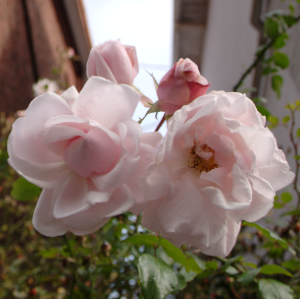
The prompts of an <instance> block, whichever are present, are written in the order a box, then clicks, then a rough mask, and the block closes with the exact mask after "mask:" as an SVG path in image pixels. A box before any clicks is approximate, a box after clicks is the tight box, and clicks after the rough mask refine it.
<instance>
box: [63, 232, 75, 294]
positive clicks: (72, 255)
mask: <svg viewBox="0 0 300 299" xmlns="http://www.w3.org/2000/svg"><path fill="white" fill-rule="evenodd" d="M64 240H65V243H66V245H67V247H68V250H69V252H70V255H71V257H72V258H74V254H73V250H72V248H71V246H70V243H69V239H68V237H67V234H64ZM75 280H76V277H75V266H74V269H73V271H72V280H71V286H70V296H69V299H72V298H73V292H74V286H75Z"/></svg>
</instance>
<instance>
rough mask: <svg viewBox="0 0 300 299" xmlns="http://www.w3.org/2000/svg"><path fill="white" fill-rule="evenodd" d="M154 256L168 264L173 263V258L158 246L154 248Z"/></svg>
mask: <svg viewBox="0 0 300 299" xmlns="http://www.w3.org/2000/svg"><path fill="white" fill-rule="evenodd" d="M156 256H157V257H158V258H159V259H161V260H162V261H164V262H165V263H166V264H167V265H169V266H172V265H173V263H174V260H173V259H172V258H170V257H169V256H168V255H167V254H166V252H165V251H164V249H163V248H162V247H158V248H157V249H156Z"/></svg>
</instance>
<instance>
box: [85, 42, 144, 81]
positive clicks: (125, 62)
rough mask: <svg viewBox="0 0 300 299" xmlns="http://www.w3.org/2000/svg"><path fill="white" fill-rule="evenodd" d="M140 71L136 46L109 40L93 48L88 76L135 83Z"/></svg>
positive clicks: (89, 60) (88, 64)
mask: <svg viewBox="0 0 300 299" xmlns="http://www.w3.org/2000/svg"><path fill="white" fill-rule="evenodd" d="M138 72H139V65H138V60H137V55H136V50H135V47H133V46H127V45H122V44H121V43H120V41H118V40H117V41H107V42H105V43H103V44H99V45H98V46H96V47H94V48H92V50H91V53H90V56H89V59H88V62H87V77H88V78H89V77H91V76H98V77H103V78H105V79H108V80H110V81H112V82H115V83H118V84H128V85H132V84H133V79H134V78H135V77H136V75H137V74H138Z"/></svg>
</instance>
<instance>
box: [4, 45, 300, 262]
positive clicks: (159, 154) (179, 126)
mask: <svg viewBox="0 0 300 299" xmlns="http://www.w3.org/2000/svg"><path fill="white" fill-rule="evenodd" d="M138 70H139V68H138V61H137V55H136V51H135V48H134V47H132V46H124V45H122V44H121V43H120V41H109V42H106V43H104V44H102V45H99V46H97V47H95V48H93V49H92V51H91V53H90V57H89V60H88V64H87V76H88V78H89V79H88V81H87V82H86V84H85V86H84V87H83V89H82V90H81V92H80V93H78V91H77V90H76V88H75V87H71V88H69V89H67V90H66V91H65V92H64V93H62V94H61V95H57V94H55V93H53V92H46V93H44V94H42V95H40V96H38V97H36V98H35V99H34V100H33V101H32V102H31V103H30V105H29V107H28V109H27V110H26V113H25V116H24V117H20V118H19V119H17V121H16V122H15V123H14V125H13V129H12V132H11V135H10V137H9V140H8V152H9V160H8V162H9V164H10V165H11V166H12V167H13V168H14V169H15V170H16V171H17V172H18V173H19V174H20V175H22V176H24V177H25V178H26V179H27V180H28V181H30V182H32V183H34V184H36V185H37V186H40V187H41V188H43V192H42V194H41V196H40V198H39V201H38V204H37V206H36V209H35V212H34V215H33V225H34V227H35V228H36V229H37V230H38V231H39V232H40V233H42V234H44V235H46V236H58V235H63V234H65V233H66V232H67V231H71V232H73V233H74V234H76V235H84V234H89V233H92V232H95V231H96V230H98V229H99V228H100V227H102V226H103V225H104V224H105V223H106V222H107V221H108V220H109V219H110V217H112V216H116V215H118V214H121V213H123V212H125V211H131V212H132V213H134V214H137V215H138V214H140V213H141V212H143V220H142V223H143V225H144V226H145V227H146V228H148V229H149V230H151V231H154V232H156V233H158V234H161V235H162V236H163V237H165V238H166V239H168V240H170V241H171V242H173V243H174V244H176V245H178V246H180V245H182V244H186V245H189V246H194V247H197V248H199V249H200V250H201V251H202V252H203V253H206V254H208V255H220V256H226V255H228V254H229V252H230V251H231V249H232V248H233V246H234V245H235V242H236V239H237V236H238V233H239V231H240V226H241V221H242V220H247V221H250V222H253V221H257V220H258V219H260V218H262V217H264V216H265V215H266V214H267V213H268V212H269V211H270V209H271V208H272V206H273V200H274V196H275V191H277V190H279V189H281V188H283V187H285V186H287V185H288V184H290V183H291V182H292V180H293V179H294V174H293V173H292V172H290V170H289V165H288V163H287V161H286V159H285V155H284V153H283V152H282V151H281V150H280V149H278V147H277V143H276V140H275V138H274V135H273V134H272V133H271V131H270V130H269V129H268V128H266V127H265V117H262V115H261V114H260V113H259V112H258V111H257V109H256V107H255V105H254V104H253V102H252V101H251V100H250V99H248V98H247V97H246V96H245V95H244V94H240V93H233V92H232V93H226V92H223V91H221V92H215V91H213V92H210V93H208V94H205V93H206V91H207V89H208V87H209V85H210V84H208V82H207V80H206V79H205V78H204V77H203V76H201V75H200V72H199V70H198V67H197V66H196V65H195V64H194V63H193V62H192V61H190V60H189V59H185V60H183V59H180V60H179V61H178V62H177V63H176V64H175V65H174V67H173V68H172V69H171V70H170V71H169V72H168V73H167V74H166V75H165V76H164V77H163V79H162V80H161V82H160V84H159V86H158V89H157V95H158V98H159V103H160V107H161V109H162V111H165V113H166V114H167V115H172V114H173V116H172V117H171V118H170V119H169V121H168V132H167V134H166V136H165V137H164V138H162V136H161V135H160V133H157V132H153V133H142V129H141V127H140V125H139V124H138V123H136V122H135V121H133V120H132V115H133V113H134V111H135V108H136V106H137V104H138V101H139V100H140V94H139V93H138V92H137V91H136V90H135V89H134V88H133V87H132V85H133V80H134V78H135V76H136V75H137V74H138Z"/></svg>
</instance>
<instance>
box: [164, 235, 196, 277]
mask: <svg viewBox="0 0 300 299" xmlns="http://www.w3.org/2000/svg"><path fill="white" fill-rule="evenodd" d="M159 246H162V247H163V249H164V251H165V252H166V254H167V255H168V256H169V257H170V258H172V259H173V260H174V261H176V262H178V263H180V264H181V265H182V266H183V267H184V268H185V270H186V272H188V273H189V272H190V270H191V267H190V264H189V262H188V260H187V258H186V256H185V255H184V253H183V252H182V251H181V250H180V249H179V248H178V247H176V246H174V245H173V244H172V243H170V242H169V241H168V240H166V239H163V238H160V239H159Z"/></svg>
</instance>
